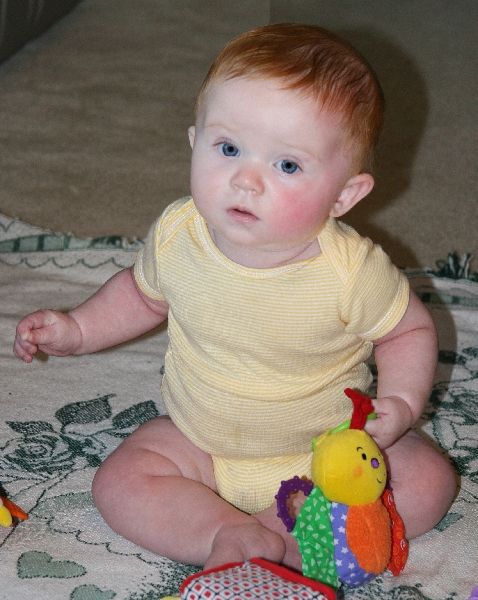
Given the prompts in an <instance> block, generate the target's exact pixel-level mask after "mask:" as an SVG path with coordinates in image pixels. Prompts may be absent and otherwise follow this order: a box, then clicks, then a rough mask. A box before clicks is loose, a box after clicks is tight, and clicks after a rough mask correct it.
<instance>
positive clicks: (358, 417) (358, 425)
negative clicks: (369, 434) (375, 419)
mask: <svg viewBox="0 0 478 600" xmlns="http://www.w3.org/2000/svg"><path fill="white" fill-rule="evenodd" d="M344 393H345V395H346V396H347V397H348V398H350V400H352V404H353V405H354V410H353V413H352V418H351V420H350V429H363V428H364V427H365V423H366V422H367V415H369V414H370V413H372V412H373V405H372V400H371V399H370V398H369V397H368V396H364V395H363V394H360V393H359V392H355V391H354V390H352V389H350V388H347V389H346V390H344Z"/></svg>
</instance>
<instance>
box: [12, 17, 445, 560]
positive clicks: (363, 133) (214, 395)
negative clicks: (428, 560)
mask: <svg viewBox="0 0 478 600" xmlns="http://www.w3.org/2000/svg"><path fill="white" fill-rule="evenodd" d="M382 113H383V98H382V92H381V89H380V86H379V84H378V82H377V80H376V78H375V76H374V74H373V73H372V71H371V69H370V67H369V66H368V65H367V64H366V63H365V61H364V60H363V59H362V58H361V57H360V56H359V55H358V54H357V53H356V52H355V51H354V50H353V49H352V48H351V47H350V46H349V45H348V44H346V43H345V42H343V41H342V40H340V39H339V38H337V37H336V36H335V35H333V34H332V33H330V32H328V31H326V30H324V29H321V28H319V27H314V26H307V25H292V24H280V25H270V26H266V27H261V28H259V29H256V30H254V31H251V32H248V33H245V34H243V35H241V36H239V37H238V38H236V39H235V40H233V41H232V42H231V43H230V44H229V45H228V46H226V47H225V48H224V49H223V50H222V52H221V53H220V54H219V56H218V58H217V59H216V60H215V62H214V63H213V65H212V67H211V69H210V71H209V73H208V75H207V77H206V80H205V82H204V84H203V87H202V89H201V91H200V93H199V98H198V100H197V106H196V123H195V125H194V126H193V127H191V128H190V129H189V140H190V143H191V147H192V167H191V193H192V198H186V199H182V200H179V201H177V202H175V203H173V204H172V205H170V206H169V207H168V208H167V209H166V210H165V211H164V213H163V215H162V216H161V217H160V218H159V220H158V221H157V223H156V224H155V225H154V226H153V227H152V229H151V231H150V233H149V235H148V238H147V241H146V244H145V246H144V248H143V249H142V250H141V251H140V252H139V254H138V257H137V260H136V264H135V265H134V267H133V268H132V269H131V270H129V269H127V270H123V271H121V272H119V273H118V274H117V275H115V276H114V277H112V278H111V279H110V280H109V281H108V282H107V283H105V285H104V286H103V287H102V288H101V289H100V290H99V291H98V292H97V293H96V294H95V295H93V296H92V297H91V298H90V299H88V300H87V301H86V302H85V303H83V304H82V305H80V306H78V307H77V308H75V309H74V310H72V311H71V312H70V313H69V314H63V313H61V312H57V311H53V310H41V311H38V312H35V313H33V314H31V315H29V316H27V317H25V318H24V319H22V320H21V321H20V323H19V324H18V327H17V334H16V339H15V345H14V352H15V354H16V356H18V357H19V358H21V359H23V360H24V361H26V362H31V361H32V359H33V358H32V357H33V355H34V354H35V353H36V352H37V351H38V350H41V351H43V352H45V353H47V354H50V355H53V356H65V355H69V354H85V353H89V352H96V351H98V350H102V349H104V348H108V347H110V346H114V345H115V344H119V343H121V342H125V341H126V340H131V339H133V338H135V337H137V336H139V335H141V334H143V333H145V332H146V331H150V330H151V329H153V328H154V327H156V326H157V325H159V324H160V323H162V322H163V321H165V320H166V319H168V333H169V338H170V344H169V349H168V352H167V355H166V362H165V375H164V377H163V382H162V397H163V399H164V402H165V404H166V406H167V409H168V416H167V417H158V418H156V419H152V420H151V421H149V422H147V423H145V424H143V425H142V426H141V427H139V428H138V429H137V430H136V431H135V432H134V433H133V434H132V435H131V436H130V437H129V438H127V439H126V440H125V441H124V442H123V443H122V444H121V445H120V446H119V447H118V448H117V449H116V450H115V451H114V452H113V453H112V454H111V455H110V456H109V457H108V458H107V459H106V460H105V462H104V463H103V464H102V465H101V467H100V468H99V470H98V472H97V474H96V477H95V479H94V483H93V497H94V500H95V503H96V505H97V507H98V509H99V510H100V512H101V514H102V515H103V517H104V519H105V520H106V522H107V523H108V524H109V525H110V526H111V527H112V528H113V529H114V530H115V531H117V532H118V533H120V534H121V535H122V536H124V537H126V538H128V539H129V540H132V541H133V542H135V543H136V544H139V545H140V546H142V547H144V548H147V549H148V550H151V551H153V552H156V553H158V554H161V555H164V556H167V557H169V558H171V559H174V560H179V561H183V562H186V563H190V564H195V565H204V566H205V567H207V568H209V567H214V566H217V565H219V564H223V563H226V562H230V561H241V560H244V559H247V558H251V557H253V556H260V557H263V558H266V559H268V560H271V561H274V562H277V563H283V564H285V565H287V566H289V567H292V568H296V569H300V568H301V559H300V556H299V552H298V547H297V544H296V542H295V540H294V539H293V538H292V536H291V535H290V534H288V533H287V532H286V530H285V527H284V525H283V524H282V522H281V521H280V520H279V518H278V517H277V515H276V507H275V505H274V495H275V493H276V492H277V490H278V488H279V486H280V482H281V480H283V479H288V478H291V477H293V476H294V475H300V476H302V475H304V476H308V475H309V476H310V458H311V452H310V450H311V440H312V438H313V437H316V436H317V435H319V434H320V433H321V432H323V431H324V430H326V429H327V428H330V427H333V426H336V425H338V424H339V423H341V422H342V421H344V420H346V419H348V418H350V415H351V411H352V406H351V403H350V401H349V400H348V398H347V397H346V396H345V395H344V393H343V390H344V389H345V388H347V387H350V388H355V389H357V390H361V391H362V392H366V391H367V388H368V387H369V386H370V384H371V381H372V377H371V374H370V371H369V369H368V367H367V366H366V364H365V361H366V360H367V358H368V357H369V356H370V354H371V353H372V350H373V348H375V359H376V364H377V368H378V390H377V398H376V399H375V400H373V404H374V407H375V411H376V413H377V415H378V418H377V419H376V420H375V421H369V422H368V424H367V426H366V429H367V431H368V432H369V433H370V434H371V435H372V436H373V437H374V439H375V440H376V441H377V443H378V445H379V446H380V447H381V448H382V449H383V451H384V455H385V456H386V460H387V467H388V471H389V477H390V482H391V486H392V487H393V490H394V494H395V500H396V504H397V508H398V510H399V512H400V514H401V516H402V518H403V520H404V523H405V526H406V532H407V537H408V538H413V537H415V536H418V535H420V534H422V533H424V532H426V531H428V530H429V529H430V528H432V527H433V526H434V525H435V524H436V523H437V522H438V521H439V520H440V519H441V518H442V517H443V516H444V514H445V513H446V511H447V509H448V507H449V505H450V503H451V501H452V499H453V496H454V494H455V488H456V483H455V477H454V473H453V470H452V469H451V467H450V465H449V463H448V461H447V460H446V459H445V458H444V457H443V456H442V455H441V454H440V453H439V452H437V451H436V450H435V449H434V448H433V447H432V446H431V445H429V444H428V443H427V442H426V441H425V440H424V439H423V438H422V437H421V436H420V435H418V434H417V433H416V432H414V431H412V430H410V427H411V425H413V424H414V423H415V422H416V421H417V419H418V418H419V417H420V414H421V413H422V410H423V408H424V405H425V402H426V401H427V398H428V396H429V394H430V391H431V387H432V382H433V377H434V373H435V368H436V361H437V337H436V332H435V328H434V325H433V322H432V319H431V317H430V315H429V313H428V312H427V310H426V309H425V308H424V306H423V305H422V304H421V302H420V301H419V300H418V298H417V297H416V296H415V295H414V294H413V292H411V291H410V290H409V287H408V283H407V280H406V278H405V277H404V275H403V274H401V273H400V272H399V271H398V270H397V269H396V268H395V267H394V266H393V265H392V264H391V262H390V260H389V259H388V257H387V256H386V255H385V254H384V252H383V251H382V250H381V248H380V247H378V246H374V245H373V244H372V243H371V242H370V240H367V239H364V238H361V237H360V236H359V235H358V234H357V233H356V232H355V231H353V230H352V229H351V228H350V227H348V226H346V225H344V224H342V223H340V222H339V221H337V220H336V218H337V217H341V216H342V215H344V214H345V213H347V212H348V211H349V210H350V209H351V208H352V207H353V206H354V205H355V204H357V203H358V202H359V201H360V200H362V198H364V197H365V196H366V195H367V194H368V193H369V192H370V191H371V189H372V187H373V185H374V180H373V177H372V175H370V173H369V169H370V162H371V155H372V152H373V148H374V146H375V144H376V141H377V138H378V135H379V132H380V128H381V123H382Z"/></svg>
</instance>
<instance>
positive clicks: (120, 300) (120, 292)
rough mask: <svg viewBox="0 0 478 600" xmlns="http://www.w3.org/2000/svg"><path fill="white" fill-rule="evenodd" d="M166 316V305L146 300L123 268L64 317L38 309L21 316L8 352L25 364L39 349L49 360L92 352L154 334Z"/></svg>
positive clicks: (129, 274)
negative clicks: (144, 334)
mask: <svg viewBox="0 0 478 600" xmlns="http://www.w3.org/2000/svg"><path fill="white" fill-rule="evenodd" d="M167 315H168V304H167V303H166V302H159V301H154V300H151V299H149V298H148V297H147V296H145V295H144V294H143V293H142V292H141V291H140V290H139V288H138V287H137V285H136V283H135V280H134V275H133V272H132V269H125V270H123V271H120V272H119V273H117V274H116V275H114V276H113V277H112V278H111V279H109V280H108V281H107V282H106V283H105V284H104V285H103V286H102V287H101V288H100V289H99V290H98V291H97V292H96V294H94V295H93V296H91V298H89V299H88V300H86V302H84V303H83V304H81V305H80V306H78V307H77V308H75V309H73V310H72V311H71V312H70V313H68V314H64V313H61V312H58V311H54V310H40V311H37V312H35V313H33V314H31V315H28V316H26V317H24V318H23V319H22V320H21V321H20V322H19V323H18V325H17V332H16V337H15V343H14V346H13V351H14V353H15V355H16V356H17V357H18V358H21V359H22V360H24V361H25V362H31V361H32V358H33V354H35V353H36V352H37V351H38V350H41V351H42V352H45V353H46V354H50V355H53V356H67V355H68V354H88V353H90V352H97V351H98V350H103V349H104V348H109V347H111V346H115V345H116V344H120V343H122V342H126V341H128V340H131V339H133V338H136V337H138V336H139V335H141V334H143V333H145V332H147V331H150V330H151V329H154V327H156V326H157V325H159V324H160V323H162V322H163V321H164V320H166V318H167Z"/></svg>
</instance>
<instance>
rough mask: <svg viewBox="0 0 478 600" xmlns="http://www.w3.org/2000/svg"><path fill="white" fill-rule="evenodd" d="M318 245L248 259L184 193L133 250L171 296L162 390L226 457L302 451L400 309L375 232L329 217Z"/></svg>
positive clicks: (189, 426)
mask: <svg viewBox="0 0 478 600" xmlns="http://www.w3.org/2000/svg"><path fill="white" fill-rule="evenodd" d="M319 242H320V245H321V248H322V254H320V255H319V256H317V257H315V258H313V259H309V260H306V261H302V262H298V263H295V264H291V265H286V266H283V267H279V268H274V269H250V268H246V267H242V266H240V265H237V264H235V263H233V262H231V261H230V260H228V259H227V258H226V257H225V256H224V255H222V254H221V253H220V252H219V251H218V250H217V248H216V247H215V245H214V243H213V241H212V239H211V237H210V235H209V232H208V228H207V224H206V223H205V222H204V220H203V219H202V217H201V216H200V215H199V213H198V212H197V210H196V208H195V206H194V203H193V201H192V200H191V199H188V198H186V199H182V200H179V201H177V202H175V203H174V204H172V205H171V206H170V207H169V208H168V209H167V210H166V211H165V213H164V214H163V215H162V217H161V218H160V219H159V220H158V222H157V223H156V224H155V225H154V226H153V227H152V229H151V231H150V233H149V235H148V239H147V241H146V245H145V247H144V248H143V249H142V250H141V251H140V252H139V255H138V258H137V261H136V265H135V278H136V280H137V282H138V285H139V287H140V289H141V290H142V291H143V292H144V293H145V294H147V295H148V296H149V297H151V298H155V299H160V300H162V299H166V300H167V302H168V303H169V306H170V311H169V336H170V345H169V349H168V352H167V354H166V363H165V366H166V369H165V376H164V378H163V383H162V395H163V399H164V402H165V404H166V407H167V409H168V411H169V414H170V416H171V418H172V419H173V421H174V422H175V423H176V425H177V426H178V427H179V428H180V429H181V431H182V432H183V433H184V434H185V435H186V436H187V437H188V438H189V439H190V440H191V441H192V442H193V443H195V444H196V445H197V446H199V447H200V448H202V449H203V450H205V451H206V452H208V453H210V454H212V455H214V456H220V457H223V458H228V459H233V460H247V461H250V460H252V461H254V460H257V459H263V458H267V457H278V456H288V455H297V454H303V453H307V452H309V450H310V443H311V439H312V438H313V437H315V436H316V435H317V434H318V433H320V432H322V431H324V430H325V429H327V428H329V427H333V426H335V425H337V424H339V423H341V422H342V421H344V420H346V419H348V418H350V414H351V403H350V401H349V400H348V398H346V396H345V395H344V393H343V390H344V389H345V388H346V387H353V388H357V389H360V390H364V391H365V390H366V389H367V388H368V386H369V385H370V383H371V375H370V373H369V369H368V367H367V366H366V365H365V364H364V361H365V360H366V359H367V358H368V357H369V355H370V353H371V351H372V341H373V340H374V339H377V338H379V337H382V336H383V335H385V334H386V333H388V332H389V331H390V330H391V329H393V327H395V325H396V324H397V323H398V322H399V321H400V319H401V317H402V316H403V314H404V312H405V309H406V307H407V304H408V293H409V292H408V283H407V280H406V278H405V277H404V276H403V274H401V273H400V272H399V271H398V270H397V269H396V268H395V267H393V265H392V264H391V263H390V260H389V259H388V257H387V256H386V255H385V254H384V253H383V251H382V250H381V249H380V248H379V247H378V246H374V245H373V244H372V243H371V242H370V240H366V239H363V238H361V237H360V236H359V235H358V234H357V233H356V232H355V231H354V230H352V229H351V228H349V227H347V226H345V225H343V224H341V223H338V222H336V221H335V220H334V219H329V221H328V222H327V224H326V225H325V227H324V229H323V231H322V232H321V234H320V236H319Z"/></svg>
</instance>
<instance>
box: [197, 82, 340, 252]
mask: <svg viewBox="0 0 478 600" xmlns="http://www.w3.org/2000/svg"><path fill="white" fill-rule="evenodd" d="M189 135H190V141H191V145H192V148H193V153H192V166H191V193H192V196H193V198H194V202H195V204H196V207H197V209H198V211H199V213H200V214H201V215H202V216H203V218H204V219H205V220H206V222H207V223H208V225H209V228H210V230H211V231H212V232H213V237H214V238H215V239H216V240H218V239H220V238H223V239H224V240H227V242H228V243H229V244H234V245H236V246H244V247H247V248H253V249H256V250H266V251H281V250H287V249H291V248H298V247H300V246H302V245H306V244H309V243H310V242H311V241H313V240H315V238H316V237H317V234H318V233H319V231H320V230H321V228H322V226H323V225H324V223H325V222H326V220H327V218H328V216H329V215H332V216H340V215H339V214H335V213H336V212H337V211H336V209H335V207H336V200H337V198H338V197H339V195H340V194H341V191H342V189H343V187H344V184H345V182H346V181H347V180H348V178H349V176H350V159H349V158H347V156H346V154H345V152H344V146H345V144H344V132H343V130H342V127H341V126H340V124H339V122H338V119H337V117H334V116H332V115H330V114H327V113H326V112H325V111H322V112H321V111H320V110H319V107H318V105H317V102H316V101H314V100H313V99H312V98H307V97H302V96H300V95H299V94H298V93H297V92H296V91H292V90H284V89H280V81H276V80H270V79H266V80H262V79H243V78H236V79H231V80H229V81H225V82H221V83H218V84H216V85H214V86H213V87H212V89H211V90H210V91H209V92H208V93H207V95H206V97H205V98H204V101H203V105H202V107H201V110H200V112H199V115H198V118H197V121H196V125H195V127H191V129H190V131H189Z"/></svg>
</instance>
